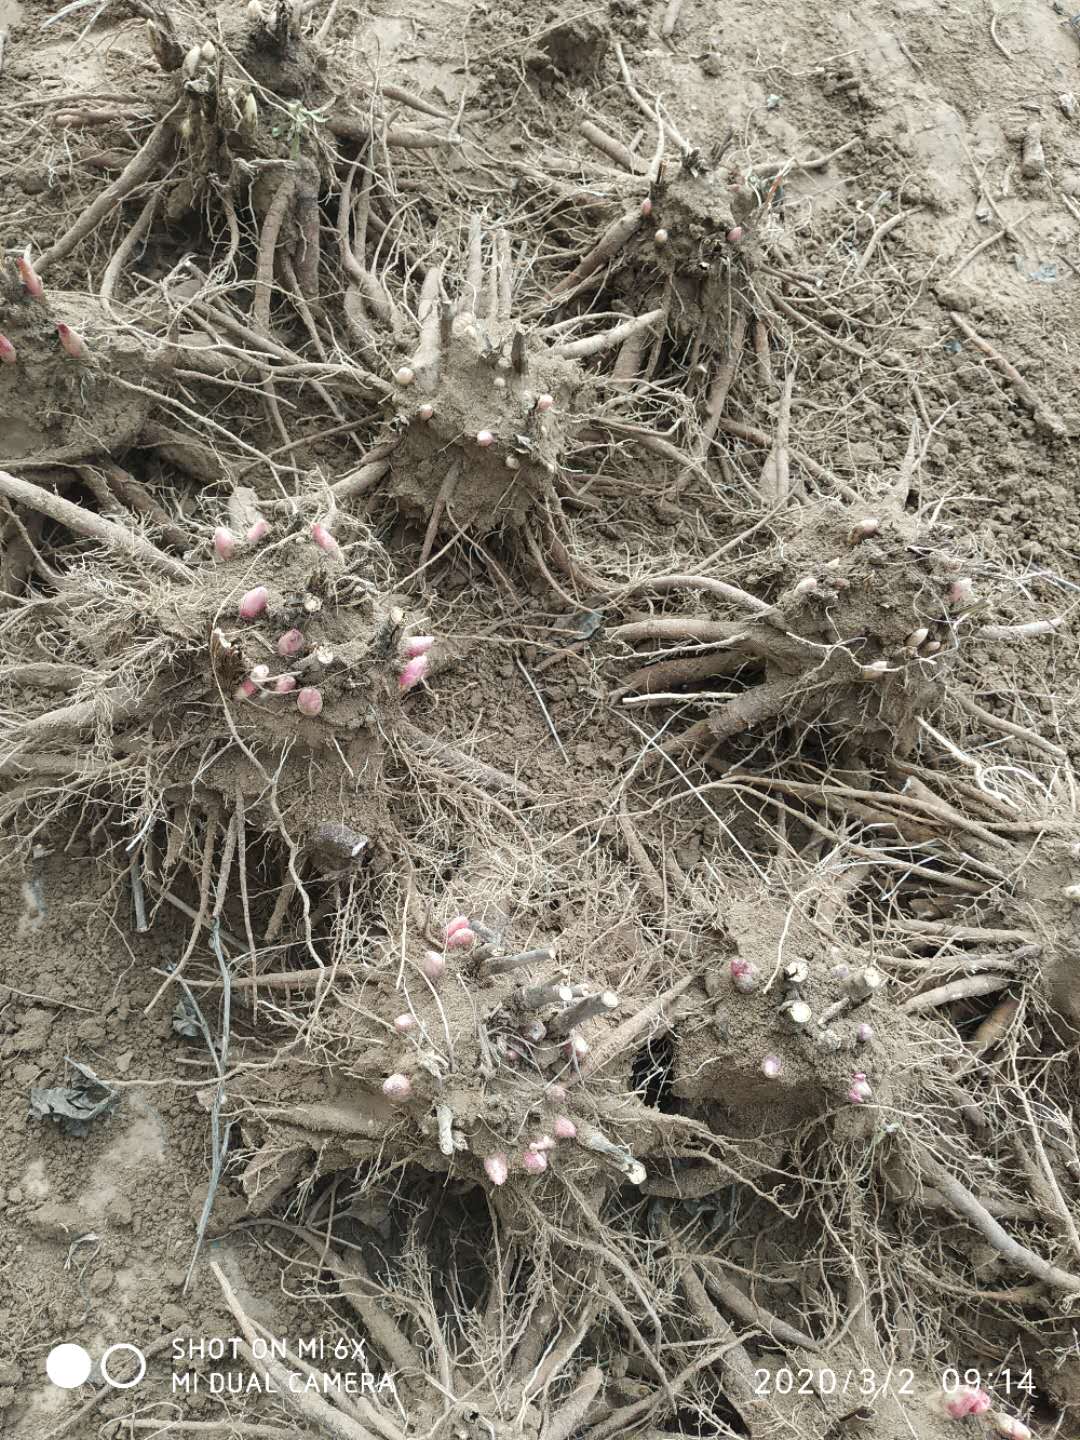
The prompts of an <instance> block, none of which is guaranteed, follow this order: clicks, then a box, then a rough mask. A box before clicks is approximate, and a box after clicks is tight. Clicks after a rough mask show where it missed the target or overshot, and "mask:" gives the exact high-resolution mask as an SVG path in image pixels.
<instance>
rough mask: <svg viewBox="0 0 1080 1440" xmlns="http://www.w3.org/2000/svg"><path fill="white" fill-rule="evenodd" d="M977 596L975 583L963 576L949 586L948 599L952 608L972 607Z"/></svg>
mask: <svg viewBox="0 0 1080 1440" xmlns="http://www.w3.org/2000/svg"><path fill="white" fill-rule="evenodd" d="M974 594H975V582H974V581H973V580H969V579H968V578H967V576H966V575H962V576H961V577H960V579H959V580H954V581H953V582H952V584H951V585H950V586H949V589H948V592H947V595H946V598H947V599H948V602H949V604H950V605H951V606H954V607H959V606H961V605H970V604H971V601H972V598H973V596H974Z"/></svg>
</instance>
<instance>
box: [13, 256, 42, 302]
mask: <svg viewBox="0 0 1080 1440" xmlns="http://www.w3.org/2000/svg"><path fill="white" fill-rule="evenodd" d="M15 269H16V270H18V272H19V279H20V280H21V281H22V283H23V288H24V289H25V291H26V293H27V294H28V295H30V296H32V297H33V298H34V299H35V300H40V299H41V298H42V296H43V295H44V294H45V286H44V285H43V284H42V283H41V276H40V275H39V274H38V273H37V271H36V270H35V269H34V265H33V262H32V261H31V259H30V252H29V250H27V251H26V252H25V254H22V255H16V257H15Z"/></svg>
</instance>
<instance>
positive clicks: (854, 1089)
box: [847, 1070, 874, 1105]
mask: <svg viewBox="0 0 1080 1440" xmlns="http://www.w3.org/2000/svg"><path fill="white" fill-rule="evenodd" d="M873 1093H874V1092H873V1090H871V1088H870V1085H869V1082H868V1081H867V1078H866V1076H865V1075H864V1074H863V1072H862V1071H861V1070H856V1071H855V1074H854V1075H852V1077H851V1088H850V1089H849V1090H848V1092H847V1098H848V1099H849V1100H850V1101H851V1103H852V1104H853V1105H862V1104H863V1103H864V1101H866V1100H869V1099H870V1098H871V1096H872V1095H873Z"/></svg>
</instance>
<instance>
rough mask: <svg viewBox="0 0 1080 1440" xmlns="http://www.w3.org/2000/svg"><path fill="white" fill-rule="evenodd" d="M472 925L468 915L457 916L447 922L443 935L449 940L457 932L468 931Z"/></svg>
mask: <svg viewBox="0 0 1080 1440" xmlns="http://www.w3.org/2000/svg"><path fill="white" fill-rule="evenodd" d="M471 923H472V922H471V921H470V919H469V917H468V915H455V916H454V918H453V919H452V920H448V921H447V922H446V929H445V930H444V931H443V935H444V937H445V938H446V939H447V940H449V939H450V936H451V935H453V933H454V931H455V930H468V929H469V926H470V925H471Z"/></svg>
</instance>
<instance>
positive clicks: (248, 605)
mask: <svg viewBox="0 0 1080 1440" xmlns="http://www.w3.org/2000/svg"><path fill="white" fill-rule="evenodd" d="M269 603H270V592H269V590H267V588H266V586H265V585H256V586H255V589H254V590H249V591H248V592H247V594H246V595H243V596H241V598H240V619H241V620H255V619H256V618H257V617H258V616H260V615H261V614H262V613H263V611H264V610H265V609H266V607H267V605H269Z"/></svg>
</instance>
